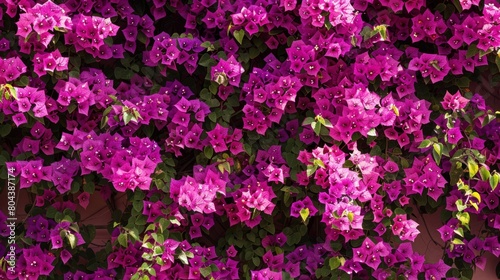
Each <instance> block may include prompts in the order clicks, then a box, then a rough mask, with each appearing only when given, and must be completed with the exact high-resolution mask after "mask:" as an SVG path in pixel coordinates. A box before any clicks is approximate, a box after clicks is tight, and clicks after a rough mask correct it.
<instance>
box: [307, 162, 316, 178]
mask: <svg viewBox="0 0 500 280" xmlns="http://www.w3.org/2000/svg"><path fill="white" fill-rule="evenodd" d="M316 169H318V166H317V165H308V166H307V171H306V173H307V177H310V176H311V175H313V174H314V172H316Z"/></svg>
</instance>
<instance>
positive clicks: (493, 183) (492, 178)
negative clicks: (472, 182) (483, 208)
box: [490, 172, 500, 190]
mask: <svg viewBox="0 0 500 280" xmlns="http://www.w3.org/2000/svg"><path fill="white" fill-rule="evenodd" d="M499 179H500V174H498V173H496V172H495V173H493V174H491V176H490V187H491V189H492V190H495V189H496V188H497V186H498V181H499Z"/></svg>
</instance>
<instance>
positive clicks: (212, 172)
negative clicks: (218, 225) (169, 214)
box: [170, 166, 227, 214]
mask: <svg viewBox="0 0 500 280" xmlns="http://www.w3.org/2000/svg"><path fill="white" fill-rule="evenodd" d="M226 181H227V173H226V175H224V174H221V173H220V172H218V171H217V168H216V167H215V166H209V167H207V168H203V167H201V166H195V167H194V174H193V177H184V178H182V179H181V180H172V181H171V185H170V197H171V198H172V199H174V201H177V202H178V203H179V205H180V206H183V207H185V208H186V209H188V210H191V211H195V212H199V213H206V214H209V213H213V212H215V211H216V209H215V204H214V200H216V199H220V198H221V197H220V196H222V197H224V196H226Z"/></svg>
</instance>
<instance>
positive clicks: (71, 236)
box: [66, 233, 76, 249]
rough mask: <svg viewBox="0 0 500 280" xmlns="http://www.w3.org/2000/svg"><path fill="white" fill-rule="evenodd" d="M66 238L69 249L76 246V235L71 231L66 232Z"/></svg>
mask: <svg viewBox="0 0 500 280" xmlns="http://www.w3.org/2000/svg"><path fill="white" fill-rule="evenodd" d="M66 238H67V239H68V243H69V246H71V249H74V248H76V236H75V235H74V234H72V233H68V234H67V235H66Z"/></svg>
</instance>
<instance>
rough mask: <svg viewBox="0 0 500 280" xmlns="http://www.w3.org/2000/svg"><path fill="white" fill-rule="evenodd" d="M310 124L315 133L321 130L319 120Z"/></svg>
mask: <svg viewBox="0 0 500 280" xmlns="http://www.w3.org/2000/svg"><path fill="white" fill-rule="evenodd" d="M311 126H312V128H313V130H314V133H316V135H319V133H320V132H321V123H320V122H312V123H311Z"/></svg>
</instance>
